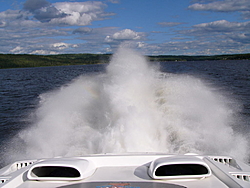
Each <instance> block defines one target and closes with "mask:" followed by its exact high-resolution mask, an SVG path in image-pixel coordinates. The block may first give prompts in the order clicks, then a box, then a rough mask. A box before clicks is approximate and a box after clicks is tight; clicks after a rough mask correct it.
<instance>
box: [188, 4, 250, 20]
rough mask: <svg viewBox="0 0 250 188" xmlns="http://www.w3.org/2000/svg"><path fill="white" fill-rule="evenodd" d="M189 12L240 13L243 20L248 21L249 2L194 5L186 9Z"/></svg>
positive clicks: (249, 16)
mask: <svg viewBox="0 0 250 188" xmlns="http://www.w3.org/2000/svg"><path fill="white" fill-rule="evenodd" d="M188 8H189V9H191V10H198V11H216V12H235V11H240V12H242V15H243V17H244V18H245V19H249V18H250V15H249V11H250V1H249V0H222V1H219V0H217V1H212V2H209V3H205V4H204V3H195V4H193V5H190V6H189V7H188Z"/></svg>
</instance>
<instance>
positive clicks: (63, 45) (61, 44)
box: [51, 42, 70, 50]
mask: <svg viewBox="0 0 250 188" xmlns="http://www.w3.org/2000/svg"><path fill="white" fill-rule="evenodd" d="M69 46H70V45H69V44H67V43H64V42H59V43H55V44H51V47H52V48H57V49H58V50H64V49H66V48H68V47H69Z"/></svg>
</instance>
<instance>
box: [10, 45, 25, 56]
mask: <svg viewBox="0 0 250 188" xmlns="http://www.w3.org/2000/svg"><path fill="white" fill-rule="evenodd" d="M10 52H11V53H14V54H21V53H24V49H23V48H22V47H21V46H17V47H15V48H14V49H12V50H10Z"/></svg>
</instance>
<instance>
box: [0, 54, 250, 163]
mask: <svg viewBox="0 0 250 188" xmlns="http://www.w3.org/2000/svg"><path fill="white" fill-rule="evenodd" d="M121 56H122V55H121ZM126 58H127V57H126ZM126 58H125V60H124V59H123V60H120V59H119V56H118V57H116V58H114V59H113V63H112V62H111V64H110V65H80V66H61V67H41V68H22V69H2V70H0V80H1V82H0V88H1V89H0V103H1V106H0V156H1V158H0V159H1V163H0V164H1V165H3V164H5V163H8V162H12V161H14V160H20V159H25V158H34V157H37V158H42V157H54V156H74V155H84V154H88V153H103V152H105V153H106V152H111V153H112V152H114V153H122V152H144V151H153V152H169V153H186V152H196V153H197V152H199V153H204V154H225V155H228V154H230V155H233V156H236V157H239V158H241V159H245V158H246V156H247V155H248V154H249V153H248V150H249V146H248V143H249V141H250V140H249V139H250V136H249V134H250V131H249V130H250V129H249V128H250V61H249V60H241V61H237V60H235V61H200V62H199V61H197V62H161V63H149V66H148V65H147V62H145V61H146V60H145V59H143V58H142V57H141V56H139V55H137V54H135V55H134V57H131V58H130V59H129V58H128V59H126ZM138 58H139V60H138ZM140 58H141V59H140ZM126 60H127V61H132V63H131V62H130V63H128V65H126ZM114 61H118V62H119V61H120V62H119V63H116V62H114ZM137 61H139V62H140V63H139V65H138V66H137V65H136V66H134V64H136V63H137ZM161 73H166V74H165V75H164V76H156V75H160V74H161ZM241 145H244V146H241Z"/></svg>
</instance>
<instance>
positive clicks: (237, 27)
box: [194, 20, 250, 33]
mask: <svg viewBox="0 0 250 188" xmlns="http://www.w3.org/2000/svg"><path fill="white" fill-rule="evenodd" d="M194 28H195V29H200V30H202V31H210V32H226V33H228V32H235V31H249V30H250V21H248V22H242V23H241V22H229V21H226V20H218V21H214V22H210V23H202V24H198V25H195V26H194Z"/></svg>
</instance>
